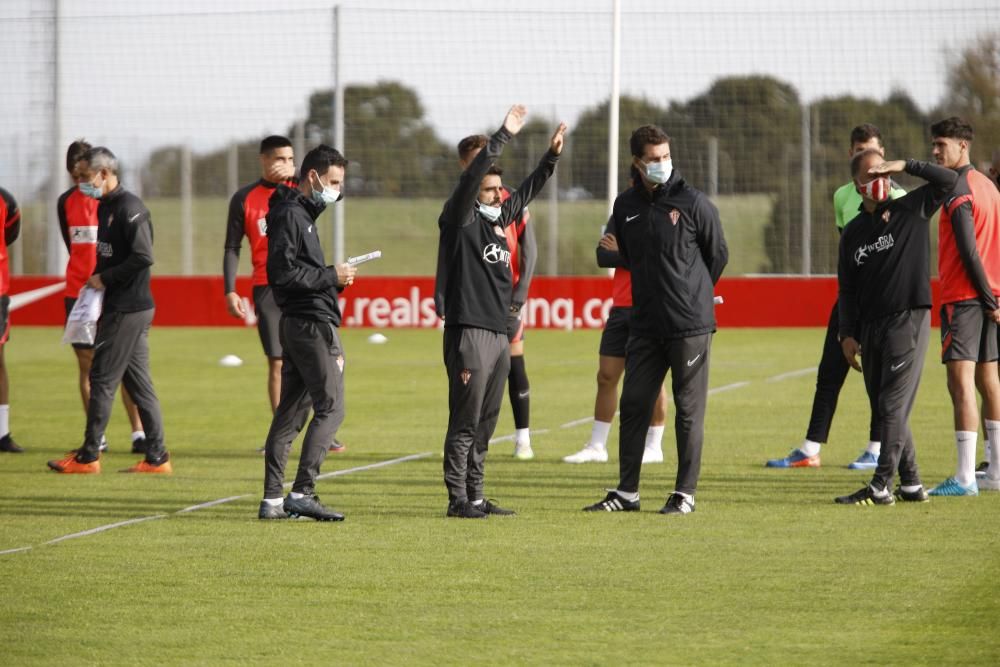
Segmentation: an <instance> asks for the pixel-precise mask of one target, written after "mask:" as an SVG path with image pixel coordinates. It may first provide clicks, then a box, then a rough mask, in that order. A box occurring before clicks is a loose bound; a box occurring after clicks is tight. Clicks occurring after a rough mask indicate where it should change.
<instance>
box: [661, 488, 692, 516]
mask: <svg viewBox="0 0 1000 667" xmlns="http://www.w3.org/2000/svg"><path fill="white" fill-rule="evenodd" d="M693 511H694V499H693V498H688V497H687V496H682V495H681V494H679V493H671V494H670V495H669V496H667V502H666V504H664V505H663V507H662V508H660V514H690V513H691V512H693Z"/></svg>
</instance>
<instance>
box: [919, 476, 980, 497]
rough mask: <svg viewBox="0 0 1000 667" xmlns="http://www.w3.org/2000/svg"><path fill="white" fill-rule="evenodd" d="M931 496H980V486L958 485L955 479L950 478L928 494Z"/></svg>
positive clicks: (973, 484) (974, 484)
mask: <svg viewBox="0 0 1000 667" xmlns="http://www.w3.org/2000/svg"><path fill="white" fill-rule="evenodd" d="M927 495H929V496H978V495H979V486H978V485H977V484H976V483H975V482H972V484H970V485H969V486H964V485H962V484H959V483H958V480H957V479H955V478H954V477H949V478H948V479H946V480H944V481H943V482H941V483H940V484H938V485H937V486H935V487H934V488H933V489H931V490H930V491H928V492H927Z"/></svg>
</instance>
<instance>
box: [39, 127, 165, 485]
mask: <svg viewBox="0 0 1000 667" xmlns="http://www.w3.org/2000/svg"><path fill="white" fill-rule="evenodd" d="M79 162H80V163H81V166H80V170H81V173H80V176H81V178H80V184H79V186H78V187H79V188H80V191H81V192H82V193H83V194H84V195H86V196H88V197H92V198H94V199H99V200H100V204H99V205H98V207H97V264H96V265H95V267H94V273H93V275H91V276H90V278H88V279H87V286H88V287H91V288H94V289H99V290H104V302H103V307H102V311H101V317H100V319H99V320H98V322H97V337H96V339H95V340H94V361H93V364H92V365H91V368H90V403H89V404H88V406H87V428H86V431H85V433H84V441H83V445H82V446H81V447H80V448H79V449H77V450H75V451H74V452H71V453H70V454H69V455H68V456H67V457H66V458H64V459H60V460H54V461H49V463H48V465H49V467H50V468H51V469H53V470H55V471H56V472H59V473H82V474H94V473H99V472H101V460H100V458H101V457H100V445H101V436H103V435H104V429H105V428H106V427H107V425H108V420H109V419H110V417H111V406H112V403H113V402H114V397H115V390H116V389H117V388H118V385H119V384H122V385H124V387H125V388H126V389H128V392H129V395H131V396H132V399H133V400H134V401H135V404H136V406H137V407H138V409H139V416H140V417H141V418H142V424H143V427H144V428H145V431H146V451H145V455H146V456H145V458H144V459H143V460H142V461H140V462H139V463H137V464H135V465H134V466H132V467H130V468H127V469H125V470H123V471H122V472H131V473H170V472H172V471H173V465H172V464H171V462H170V455H169V454H168V453H167V450H166V447H165V446H164V442H163V419H162V417H161V415H160V401H159V399H158V398H157V396H156V390H155V389H154V388H153V378H152V377H151V375H150V372H149V327H150V325H151V324H152V322H153V312H154V309H155V304H154V302H153V293H152V292H151V291H150V289H149V279H150V267H151V266H152V265H153V223H152V220H151V218H150V215H149V210H148V209H147V208H146V206H145V205H144V204H143V203H142V200H140V199H139V198H138V197H137V196H135V195H134V194H132V193H131V192H129V191H128V190H126V189H125V188H123V187H122V185H121V183H120V182H119V179H118V158H116V157H115V155H114V153H112V152H111V151H110V150H108V149H107V148H104V147H103V146H98V147H96V148H91V149H90V150H89V151H87V152H86V153H85V154H84V156H83V158H81V160H80V161H79Z"/></svg>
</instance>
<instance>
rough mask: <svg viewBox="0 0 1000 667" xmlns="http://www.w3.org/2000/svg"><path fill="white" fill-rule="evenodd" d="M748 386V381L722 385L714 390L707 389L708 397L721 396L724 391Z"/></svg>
mask: <svg viewBox="0 0 1000 667" xmlns="http://www.w3.org/2000/svg"><path fill="white" fill-rule="evenodd" d="M748 384H750V381H749V380H747V381H744V382H734V383H732V384H724V385H722V386H721V387H716V388H715V389H709V390H708V395H709V396H712V395H713V394H721V393H722V392H724V391H732V390H733V389H742V388H743V387H745V386H747V385H748Z"/></svg>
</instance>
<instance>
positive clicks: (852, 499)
mask: <svg viewBox="0 0 1000 667" xmlns="http://www.w3.org/2000/svg"><path fill="white" fill-rule="evenodd" d="M833 502H835V503H837V504H838V505H895V504H896V499H895V498H893V497H892V494H891V493H887V494H885V495H884V496H876V495H875V494H874V493H873V492H872V487H871V485H870V484H866V485H865V487H864V488H863V489H858V490H857V491H855V492H854V493H852V494H851V495H849V496H838V497H836V498H834V499H833Z"/></svg>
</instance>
